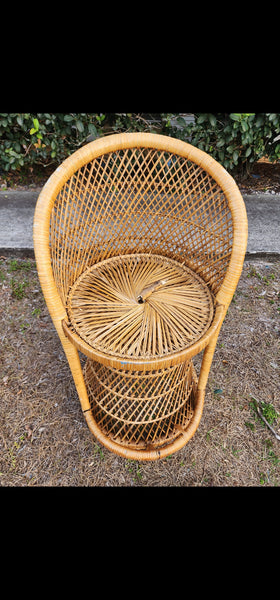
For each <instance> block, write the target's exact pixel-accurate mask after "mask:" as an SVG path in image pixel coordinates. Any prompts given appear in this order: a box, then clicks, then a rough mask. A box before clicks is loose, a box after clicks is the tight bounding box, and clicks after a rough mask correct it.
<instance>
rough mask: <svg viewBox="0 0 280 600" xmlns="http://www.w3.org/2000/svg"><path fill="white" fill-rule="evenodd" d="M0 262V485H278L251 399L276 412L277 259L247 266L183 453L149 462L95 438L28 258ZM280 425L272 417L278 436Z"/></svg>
mask: <svg viewBox="0 0 280 600" xmlns="http://www.w3.org/2000/svg"><path fill="white" fill-rule="evenodd" d="M0 263H1V264H0V332H1V333H0V338H1V346H2V353H1V356H0V397H1V403H0V485H2V486H102V487H103V486H116V487H117V486H124V487H130V486H140V487H144V486H145V487H146V486H150V487H154V486H182V487H183V486H203V487H211V486H217V487H221V486H244V487H248V486H260V487H261V486H263V487H269V486H277V487H278V486H279V485H280V442H279V441H278V440H277V438H276V437H275V436H274V434H273V433H272V432H271V431H270V430H269V429H268V427H267V426H266V425H265V424H264V423H263V422H262V421H261V420H260V418H259V417H258V416H257V414H256V411H255V409H254V403H253V400H252V397H253V398H256V399H258V400H259V401H262V402H264V403H265V404H264V405H263V407H265V406H266V407H269V406H270V407H271V406H273V407H274V409H275V411H277V413H280V389H279V387H280V386H279V368H280V362H279V341H280V337H279V333H280V327H279V321H280V262H274V263H268V262H264V261H263V262H245V263H244V268H243V272H242V276H241V278H240V282H239V284H238V288H237V290H236V293H235V296H234V299H233V302H232V303H231V305H230V307H229V310H228V314H227V316H226V319H225V321H224V324H223V327H222V330H221V333H220V336H219V339H218V344H217V347H216V351H215V355H214V360H213V364H212V368H211V372H210V376H209V380H208V385H207V393H206V399H205V406H204V411H203V415H202V419H201V421H200V424H199V428H198V430H197V431H196V433H195V435H194V437H193V438H192V439H191V440H190V441H189V443H188V444H187V445H186V446H185V447H184V448H183V449H182V450H180V451H179V452H177V453H175V454H173V455H172V456H170V457H168V458H166V459H162V460H159V461H156V462H138V461H131V460H127V459H124V458H121V457H119V456H116V455H115V454H112V453H111V452H109V451H108V450H106V449H105V448H104V447H103V446H101V444H99V443H98V442H96V440H95V438H94V437H93V435H92V434H91V432H90V431H89V429H88V427H87V424H86V421H85V418H84V416H83V414H82V411H81V408H80V403H79V399H78V396H77V393H76V389H75V386H74V383H73V380H72V376H71V373H70V370H69V367H68V363H67V361H66V358H65V355H64V352H63V349H62V346H61V344H60V341H59V338H58V336H57V334H56V331H55V329H54V326H53V324H52V321H51V319H50V316H49V313H48V310H47V308H46V305H45V302H44V299H43V295H42V292H41V288H40V284H39V280H38V276H37V270H36V265H35V262H34V261H33V260H31V259H16V258H14V259H13V258H11V257H8V258H6V257H0ZM198 362H199V358H198ZM275 414H276V413H275ZM279 427H280V417H277V418H275V419H274V421H273V428H274V429H275V431H276V432H278V434H279Z"/></svg>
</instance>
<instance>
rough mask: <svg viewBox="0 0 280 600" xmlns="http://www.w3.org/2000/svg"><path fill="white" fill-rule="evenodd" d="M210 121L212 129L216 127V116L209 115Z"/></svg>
mask: <svg viewBox="0 0 280 600" xmlns="http://www.w3.org/2000/svg"><path fill="white" fill-rule="evenodd" d="M209 121H210V123H211V125H212V127H215V125H216V123H217V119H216V117H215V115H209Z"/></svg>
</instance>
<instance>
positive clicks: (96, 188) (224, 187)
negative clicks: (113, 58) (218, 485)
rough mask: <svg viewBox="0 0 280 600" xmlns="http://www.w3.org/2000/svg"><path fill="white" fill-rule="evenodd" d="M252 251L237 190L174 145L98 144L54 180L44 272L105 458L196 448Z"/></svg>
mask: <svg viewBox="0 0 280 600" xmlns="http://www.w3.org/2000/svg"><path fill="white" fill-rule="evenodd" d="M246 243H247V216H246V210H245V206H244V202H243V199H242V196H241V194H240V192H239V189H238V187H237V185H236V183H235V181H234V179H233V178H232V177H231V176H230V175H229V173H227V171H226V170H225V169H224V168H223V167H222V166H221V165H220V164H219V163H217V162H216V161H215V160H214V159H213V158H211V157H210V156H209V155H208V154H206V153H205V152H203V151H201V150H199V149H197V148H195V147H193V146H192V145H190V144H187V143H185V142H183V141H180V140H177V139H173V138H171V137H168V136H163V135H157V134H150V133H124V134H115V135H110V136H107V137H102V138H99V139H97V140H95V141H93V142H91V143H89V144H86V145H85V146H83V147H82V148H80V149H79V150H77V151H76V152H75V153H73V154H72V155H71V156H69V157H68V158H67V159H66V160H65V161H64V162H62V164H61V165H60V166H59V167H58V168H57V169H56V170H55V171H54V173H53V174H52V175H51V177H50V178H49V179H48V181H47V182H46V184H45V186H44V187H43V189H42V191H41V193H40V195H39V198H38V201H37V205H36V210H35V216H34V249H35V257H36V262H37V268H38V274H39V278H40V282H41V286H42V290H43V293H44V296H45V300H46V303H47V306H48V309H49V312H50V315H51V318H52V320H53V323H54V325H55V327H56V330H57V332H58V335H59V337H60V340H61V343H62V346H63V348H64V351H65V354H66V357H67V359H68V362H69V366H70V369H71V372H72V375H73V378H74V382H75V385H76V388H77V393H78V396H79V399H80V402H81V407H82V410H83V413H84V415H85V418H86V421H87V423H88V426H89V429H90V430H91V432H92V433H93V434H94V436H95V437H96V438H97V440H99V442H101V443H102V444H103V445H104V446H105V447H107V448H108V449H110V450H111V451H113V452H115V453H116V454H119V455H121V456H124V457H127V458H130V459H136V460H155V459H158V458H162V457H165V456H167V455H170V454H172V453H173V452H175V451H177V450H179V449H180V448H182V447H183V446H184V445H185V444H186V443H187V442H188V440H189V439H190V438H191V437H192V436H193V434H194V433H195V431H196V429H197V427H198V425H199V422H200V419H201V415H202V410H203V403H204V396H205V388H206V384H207V379H208V375H209V371H210V367H211V362H212V358H213V354H214V351H215V346H216V342H217V338H218V335H219V331H220V328H221V325H222V322H223V319H224V317H225V315H226V312H227V308H228V306H229V304H230V302H231V299H232V296H233V294H234V291H235V289H236V286H237V283H238V280H239V277H240V275H241V271H242V266H243V261H244V256H245V251H246ZM202 350H203V351H204V352H203V355H202V359H201V367H200V369H199V373H196V371H195V368H194V365H193V361H192V358H193V357H195V356H196V355H197V354H198V353H199V352H201V351H202Z"/></svg>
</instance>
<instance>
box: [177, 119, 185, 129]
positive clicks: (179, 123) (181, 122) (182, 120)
mask: <svg viewBox="0 0 280 600" xmlns="http://www.w3.org/2000/svg"><path fill="white" fill-rule="evenodd" d="M176 121H177V123H178V125H180V126H181V127H186V121H185V119H183V117H177V119H176Z"/></svg>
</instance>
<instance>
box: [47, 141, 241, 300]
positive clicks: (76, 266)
mask: <svg viewBox="0 0 280 600" xmlns="http://www.w3.org/2000/svg"><path fill="white" fill-rule="evenodd" d="M130 135H131V136H133V134H130ZM144 135H145V134H144ZM142 136H143V134H142ZM112 137H113V136H112ZM114 137H116V136H114ZM152 137H153V138H157V137H160V138H162V137H163V136H152ZM133 139H134V138H133V137H132V138H131V146H132V147H126V148H119V149H115V150H112V151H109V152H106V151H105V152H104V153H101V154H100V155H99V156H95V157H94V158H92V159H91V160H90V161H88V160H87V161H86V162H85V164H82V165H81V166H79V168H77V170H75V171H74V172H73V173H72V175H71V176H70V177H69V178H68V179H67V181H66V182H65V183H64V185H63V186H62V187H61V189H60V191H59V193H58V195H57V196H56V198H55V201H54V204H53V208H52V211H51V218H50V247H51V261H52V269H53V274H54V279H55V282H56V285H57V288H58V291H59V294H60V297H61V299H62V301H63V303H65V299H66V296H67V294H68V291H69V289H70V287H71V286H72V284H73V283H74V281H75V280H76V279H77V277H78V276H79V275H80V274H81V273H82V272H83V271H84V270H85V268H86V267H88V266H91V265H92V264H94V263H96V262H99V261H101V260H104V259H106V258H110V257H112V256H117V255H123V254H132V253H146V252H150V253H152V254H160V255H162V256H167V257H169V258H172V259H175V260H177V261H179V262H182V263H184V264H185V265H187V266H190V267H191V268H192V269H193V270H195V271H196V272H197V273H198V274H200V275H201V276H202V278H203V279H204V280H205V281H206V282H207V283H208V285H209V287H210V289H211V290H212V292H213V293H215V294H216V293H217V292H218V290H219V289H220V287H221V284H222V282H223V280H224V277H225V274H226V271H227V268H228V265H229V261H230V258H231V252H232V243H233V222H232V213H231V210H230V207H229V203H228V200H227V197H226V195H225V193H224V191H223V189H222V188H221V187H220V185H219V184H218V183H217V182H216V180H215V178H214V177H213V176H212V175H210V174H209V173H208V172H207V171H206V170H205V169H204V168H203V166H200V165H199V164H196V163H195V162H194V161H192V160H190V159H189V158H188V157H186V156H181V155H180V154H177V153H176V152H172V151H169V150H165V149H158V148H153V147H141V146H140V147H136V146H133ZM167 140H168V138H167ZM203 154H204V153H203ZM68 160H69V159H68Z"/></svg>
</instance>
